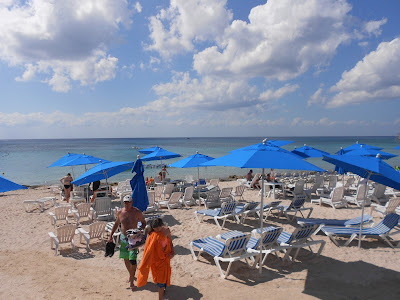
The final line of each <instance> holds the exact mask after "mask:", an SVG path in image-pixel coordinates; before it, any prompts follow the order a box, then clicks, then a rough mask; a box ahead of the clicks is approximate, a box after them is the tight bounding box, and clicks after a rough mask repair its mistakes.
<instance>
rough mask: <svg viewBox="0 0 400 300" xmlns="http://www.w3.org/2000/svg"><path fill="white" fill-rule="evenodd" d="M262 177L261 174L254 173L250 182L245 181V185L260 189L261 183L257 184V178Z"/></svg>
mask: <svg viewBox="0 0 400 300" xmlns="http://www.w3.org/2000/svg"><path fill="white" fill-rule="evenodd" d="M260 177H261V174H256V175H254V177H253V179H252V180H251V181H250V182H248V181H246V182H244V184H243V185H244V186H245V187H247V188H249V189H254V188H256V189H260V184H259V183H258V185H257V184H256V182H257V180H261V179H260Z"/></svg>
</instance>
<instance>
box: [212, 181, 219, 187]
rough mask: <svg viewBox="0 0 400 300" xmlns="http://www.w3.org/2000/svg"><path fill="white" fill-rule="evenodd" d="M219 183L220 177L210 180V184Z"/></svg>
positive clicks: (215, 184) (216, 185)
mask: <svg viewBox="0 0 400 300" xmlns="http://www.w3.org/2000/svg"><path fill="white" fill-rule="evenodd" d="M218 184H219V179H211V180H210V185H212V186H215V187H218Z"/></svg>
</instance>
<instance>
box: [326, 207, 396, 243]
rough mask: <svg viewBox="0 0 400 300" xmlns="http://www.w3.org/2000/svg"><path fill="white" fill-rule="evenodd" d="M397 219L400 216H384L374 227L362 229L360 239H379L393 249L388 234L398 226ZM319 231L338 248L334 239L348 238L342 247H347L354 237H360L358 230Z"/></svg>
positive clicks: (337, 228) (327, 229) (345, 228)
mask: <svg viewBox="0 0 400 300" xmlns="http://www.w3.org/2000/svg"><path fill="white" fill-rule="evenodd" d="M399 218H400V216H399V215H397V214H394V213H392V214H388V215H386V216H385V218H384V219H383V220H382V221H381V222H380V223H379V224H377V225H375V226H374V227H371V228H363V229H362V233H361V234H362V236H361V238H362V239H363V238H364V237H366V236H374V237H380V238H381V239H382V240H384V241H385V242H386V243H387V244H388V245H389V246H390V247H392V248H394V247H395V246H394V245H393V244H392V243H391V242H390V240H389V238H390V237H389V233H390V231H391V230H392V229H393V228H394V227H395V226H397V225H398V223H399ZM321 230H322V231H323V232H324V233H325V234H326V235H327V236H328V237H329V238H330V239H331V240H332V242H333V243H334V244H335V245H336V246H339V243H338V241H337V240H336V237H338V236H344V237H349V239H348V240H347V242H346V243H345V244H344V246H348V245H349V244H350V243H351V242H352V241H353V240H354V239H355V238H356V237H358V236H359V235H360V228H349V227H329V226H324V227H322V228H321ZM398 232H399V230H397V231H396V232H395V233H398ZM397 246H399V245H397Z"/></svg>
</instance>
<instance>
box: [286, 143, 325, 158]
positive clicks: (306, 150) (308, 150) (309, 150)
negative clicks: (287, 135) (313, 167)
mask: <svg viewBox="0 0 400 300" xmlns="http://www.w3.org/2000/svg"><path fill="white" fill-rule="evenodd" d="M292 153H294V154H296V155H298V156H301V157H303V158H309V157H322V156H323V155H329V153H328V152H325V151H322V150H319V149H316V148H314V147H310V146H307V145H306V144H304V146H303V147H300V148H296V149H294V150H293V151H292Z"/></svg>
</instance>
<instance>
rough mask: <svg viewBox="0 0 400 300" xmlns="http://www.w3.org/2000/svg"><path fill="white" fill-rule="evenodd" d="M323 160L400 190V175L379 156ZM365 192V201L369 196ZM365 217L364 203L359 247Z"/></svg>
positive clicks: (325, 158)
mask: <svg viewBox="0 0 400 300" xmlns="http://www.w3.org/2000/svg"><path fill="white" fill-rule="evenodd" d="M323 160H325V161H327V162H329V163H331V164H334V165H336V166H341V167H343V168H344V169H346V170H347V171H349V172H352V173H355V174H357V175H360V176H361V177H363V178H366V179H367V184H368V180H369V179H371V180H373V181H375V182H378V183H381V184H383V185H386V186H390V187H392V188H394V189H396V190H398V189H400V173H398V172H397V171H396V170H395V169H394V168H392V167H391V166H390V165H388V164H387V163H385V162H384V161H383V160H382V159H381V158H380V157H379V155H377V156H376V157H368V156H354V155H328V156H324V157H323ZM366 194H367V190H365V194H364V199H365V197H366V196H367V195H366ZM363 216H364V201H363V204H362V210H361V223H360V235H359V239H358V247H361V236H362V226H363Z"/></svg>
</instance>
